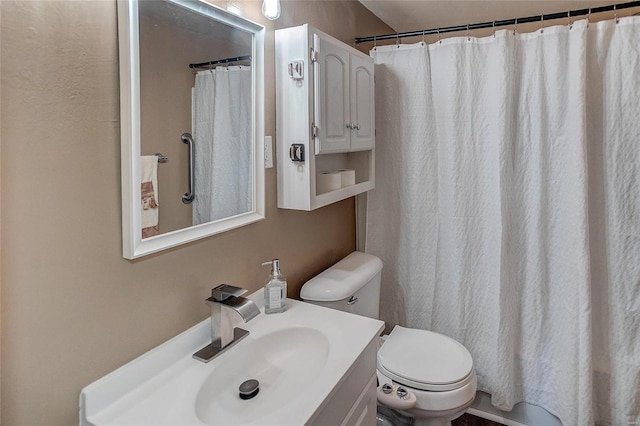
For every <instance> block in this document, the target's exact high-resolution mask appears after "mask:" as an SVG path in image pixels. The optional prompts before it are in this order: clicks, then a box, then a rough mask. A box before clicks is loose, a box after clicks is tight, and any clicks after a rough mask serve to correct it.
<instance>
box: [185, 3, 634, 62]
mask: <svg viewBox="0 0 640 426" xmlns="http://www.w3.org/2000/svg"><path fill="white" fill-rule="evenodd" d="M638 3H640V2H638ZM248 60H251V55H247V56H236V57H235V58H225V59H216V60H214V61H209V62H201V63H199V64H189V68H192V69H193V68H204V67H208V66H209V65H218V64H228V63H230V62H240V61H248Z"/></svg>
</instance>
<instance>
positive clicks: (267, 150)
mask: <svg viewBox="0 0 640 426" xmlns="http://www.w3.org/2000/svg"><path fill="white" fill-rule="evenodd" d="M264 168H265V169H272V168H273V143H272V141H271V136H265V137H264Z"/></svg>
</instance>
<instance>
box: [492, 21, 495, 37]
mask: <svg viewBox="0 0 640 426" xmlns="http://www.w3.org/2000/svg"><path fill="white" fill-rule="evenodd" d="M491 31H492V33H493V38H496V21H493V24H491Z"/></svg>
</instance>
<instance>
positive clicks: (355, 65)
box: [351, 55, 376, 151]
mask: <svg viewBox="0 0 640 426" xmlns="http://www.w3.org/2000/svg"><path fill="white" fill-rule="evenodd" d="M351 122H352V124H353V127H354V129H353V131H352V135H351V150H352V151H362V150H365V149H373V148H375V141H376V138H375V131H376V127H375V96H374V81H373V59H371V58H361V57H359V56H355V55H353V56H351Z"/></svg>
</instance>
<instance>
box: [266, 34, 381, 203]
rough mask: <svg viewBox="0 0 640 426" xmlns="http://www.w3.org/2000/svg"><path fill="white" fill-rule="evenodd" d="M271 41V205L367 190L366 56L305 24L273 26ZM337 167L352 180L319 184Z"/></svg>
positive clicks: (371, 102) (371, 121)
mask: <svg viewBox="0 0 640 426" xmlns="http://www.w3.org/2000/svg"><path fill="white" fill-rule="evenodd" d="M275 44H276V116H277V117H276V140H277V153H276V155H277V164H278V207H280V208H287V209H297V210H313V209H316V208H319V207H322V206H325V205H327V204H330V203H334V202H336V201H340V200H343V199H345V198H348V197H352V196H354V195H357V194H360V193H362V192H365V191H368V190H370V189H373V188H374V186H375V170H374V162H375V97H374V68H373V59H372V58H370V57H369V56H367V55H365V54H364V53H362V52H359V51H358V50H356V49H354V48H352V47H350V46H348V45H346V44H345V43H342V42H341V41H339V40H337V39H335V38H333V37H331V36H329V35H327V34H325V33H323V32H321V31H319V30H317V29H315V28H313V27H312V26H310V25H308V24H305V25H301V26H299V27H293V28H285V29H281V30H277V31H276V35H275ZM295 155H299V157H298V158H295ZM341 169H351V170H354V171H355V184H351V185H347V186H343V187H339V188H334V187H331V188H330V189H327V188H326V185H319V184H318V174H322V173H323V172H330V171H335V170H341ZM321 177H322V176H321Z"/></svg>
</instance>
